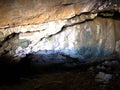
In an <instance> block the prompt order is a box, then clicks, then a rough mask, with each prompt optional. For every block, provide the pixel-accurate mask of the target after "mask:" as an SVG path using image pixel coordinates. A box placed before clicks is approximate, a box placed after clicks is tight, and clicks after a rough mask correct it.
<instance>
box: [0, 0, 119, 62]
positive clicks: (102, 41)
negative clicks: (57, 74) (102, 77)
mask: <svg viewBox="0 0 120 90" xmlns="http://www.w3.org/2000/svg"><path fill="white" fill-rule="evenodd" d="M119 5H120V1H119V0H114V1H113V0H74V1H73V0H4V1H0V13H1V14H0V40H1V46H0V55H3V54H11V55H14V56H19V57H25V56H26V55H27V54H34V56H33V58H32V59H33V61H35V62H37V63H43V62H46V63H56V62H64V61H65V60H66V59H67V58H68V57H69V58H74V59H77V60H88V59H94V58H97V57H106V56H107V57H109V56H111V55H112V54H113V53H116V52H117V53H118V54H119V53H120V33H119V32H120V31H119V29H120V20H119V19H120V17H119V16H120V14H119V12H120V7H119Z"/></svg>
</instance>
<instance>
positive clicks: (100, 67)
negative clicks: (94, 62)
mask: <svg viewBox="0 0 120 90" xmlns="http://www.w3.org/2000/svg"><path fill="white" fill-rule="evenodd" d="M96 68H97V69H102V70H105V69H106V68H105V66H103V65H102V66H100V65H98V66H97V67H96Z"/></svg>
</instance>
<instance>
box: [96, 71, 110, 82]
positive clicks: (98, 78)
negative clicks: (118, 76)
mask: <svg viewBox="0 0 120 90" xmlns="http://www.w3.org/2000/svg"><path fill="white" fill-rule="evenodd" d="M111 79H112V75H111V74H106V73H104V72H99V73H98V74H97V76H96V77H95V80H96V81H97V82H104V83H108V82H109V81H110V80H111Z"/></svg>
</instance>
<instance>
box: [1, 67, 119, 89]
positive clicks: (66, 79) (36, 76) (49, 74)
mask: <svg viewBox="0 0 120 90" xmlns="http://www.w3.org/2000/svg"><path fill="white" fill-rule="evenodd" d="M13 68H14V70H13ZM5 70H7V72H6V71H5ZM11 70H13V71H11ZM16 70H18V71H16ZM22 70H23V69H21V70H20V69H18V68H16V69H15V67H12V69H8V68H7V69H4V71H3V72H2V73H1V74H2V75H0V90H120V85H119V83H120V78H114V79H112V80H110V81H109V82H108V83H102V82H96V81H95V75H96V73H97V72H98V71H97V70H94V71H91V70H90V69H89V68H84V69H79V68H78V69H75V68H74V69H65V70H63V68H62V70H61V69H57V68H56V69H55V68H54V69H52V68H51V69H50V68H44V69H42V68H41V69H40V70H43V71H41V72H39V73H35V72H30V71H31V69H30V68H29V69H28V68H27V69H24V70H23V71H24V72H21V71H22ZM3 73H4V74H3Z"/></svg>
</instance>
